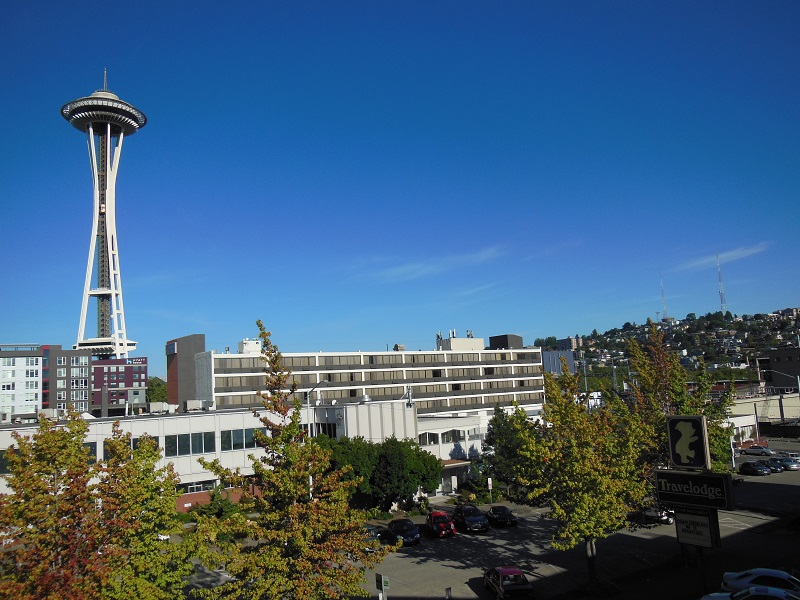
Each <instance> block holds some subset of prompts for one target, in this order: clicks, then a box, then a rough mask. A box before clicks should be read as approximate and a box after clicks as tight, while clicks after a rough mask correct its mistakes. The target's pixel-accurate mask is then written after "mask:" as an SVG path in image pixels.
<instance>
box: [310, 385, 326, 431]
mask: <svg viewBox="0 0 800 600" xmlns="http://www.w3.org/2000/svg"><path fill="white" fill-rule="evenodd" d="M327 383H328V380H327V379H323V380H322V381H320V382H319V383H317V384H316V385H315V386H314V387H312V388H311V389H310V390H308V391H307V392H306V422H307V423H308V437H314V425H313V424H312V423H311V394H313V393H314V390H316V389H317V388H318V387H319V386H321V385H327Z"/></svg>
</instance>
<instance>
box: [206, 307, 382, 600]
mask: <svg viewBox="0 0 800 600" xmlns="http://www.w3.org/2000/svg"><path fill="white" fill-rule="evenodd" d="M257 324H258V328H259V331H260V338H261V345H262V359H263V360H264V362H265V363H266V367H265V370H266V380H265V388H266V391H265V392H263V393H262V402H263V408H264V410H263V411H261V410H259V411H258V412H257V414H259V418H260V419H261V423H262V424H263V426H264V427H265V428H266V431H267V435H263V434H261V433H260V432H257V433H256V442H257V444H258V445H259V447H261V448H263V453H261V454H259V455H258V456H256V455H251V456H250V462H251V465H252V469H253V475H252V476H251V477H244V476H243V475H242V474H241V472H240V471H239V470H231V469H227V468H224V467H223V466H222V465H221V464H220V463H219V461H216V460H215V461H213V462H210V463H209V462H207V461H204V460H202V459H201V463H202V464H203V465H204V466H205V467H206V468H209V469H211V470H212V471H213V472H214V473H216V474H217V475H218V476H219V477H220V478H221V479H222V480H223V481H226V482H229V483H231V484H232V485H233V486H234V487H236V488H238V489H239V490H240V491H241V493H242V501H241V503H242V505H243V511H242V513H239V514H234V515H232V516H231V517H230V518H229V519H227V520H225V521H220V520H218V519H214V518H200V519H199V520H198V523H197V535H198V537H199V539H201V540H203V542H204V543H205V545H204V546H203V547H202V552H201V556H200V557H201V559H202V560H203V562H204V564H205V565H206V566H208V567H211V568H216V567H218V566H224V567H225V569H226V570H227V571H228V573H230V575H232V576H233V579H231V580H230V581H228V582H226V583H224V584H223V585H221V586H219V587H216V588H213V589H210V590H198V591H197V593H199V594H200V595H202V596H203V597H207V598H237V599H248V598H254V599H255V598H258V599H262V598H266V599H272V598H274V599H276V600H277V599H281V600H288V599H292V598H303V599H308V600H315V599H321V598H341V597H349V596H367V595H368V594H367V592H366V590H364V588H363V584H364V582H365V575H364V571H365V568H373V567H374V566H375V565H376V564H378V563H379V562H380V561H381V560H382V559H383V557H384V556H385V555H386V553H387V552H388V551H389V550H390V548H389V547H383V548H381V547H380V546H379V545H378V544H375V543H371V544H370V543H365V541H364V533H363V529H362V524H363V522H364V520H365V518H366V515H365V514H364V513H363V512H361V511H358V510H354V509H352V508H351V507H350V505H349V499H350V497H351V495H352V493H353V490H354V489H355V487H356V486H357V485H358V481H357V480H354V479H353V478H351V477H350V473H349V469H347V468H345V469H331V468H330V456H331V453H330V451H329V450H327V449H325V448H324V447H323V446H322V445H320V444H317V443H316V442H315V441H314V440H313V439H310V438H308V437H307V436H306V432H305V431H304V430H303V428H302V427H301V424H300V409H301V406H300V402H299V401H298V400H292V393H293V392H294V391H295V388H296V385H291V386H289V385H288V384H287V381H288V378H289V372H287V371H284V369H283V365H282V361H281V358H282V357H281V353H280V351H279V350H278V348H277V346H275V345H274V344H273V343H272V340H271V338H270V333H269V332H268V331H266V330H265V329H264V326H263V324H262V323H261V321H258V323H257ZM287 390H288V391H287ZM369 550H371V552H370V551H369Z"/></svg>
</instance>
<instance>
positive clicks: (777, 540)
mask: <svg viewBox="0 0 800 600" xmlns="http://www.w3.org/2000/svg"><path fill="white" fill-rule="evenodd" d="M771 446H773V447H775V448H776V449H781V450H791V451H798V449H800V444H798V443H797V442H796V441H791V442H790V441H783V442H781V441H774V442H773V443H772V444H771ZM758 458H761V457H755V456H742V457H738V458H737V459H736V463H737V465H738V464H739V463H741V462H744V461H745V460H755V459H758ZM734 480H735V482H736V485H734V496H735V502H736V508H735V510H733V511H719V523H720V533H721V537H722V546H721V547H720V548H714V549H704V550H703V551H702V555H698V553H697V552H696V550H695V549H694V548H693V547H691V548H687V552H686V553H684V551H683V550H684V549H682V547H681V546H680V545H679V544H678V542H677V539H676V535H675V526H674V525H660V526H656V527H653V528H651V529H645V530H639V531H635V532H630V531H622V532H619V533H616V534H614V535H612V536H610V537H609V538H606V539H603V540H598V542H597V570H598V574H599V575H600V576H602V577H604V578H606V579H608V580H613V581H614V583H615V584H616V587H617V588H618V593H617V594H615V596H614V597H616V598H643V597H647V598H654V599H656V598H686V599H689V598H698V597H699V596H700V595H701V592H702V591H703V589H706V590H708V591H716V590H717V589H718V583H719V580H720V578H721V575H722V572H723V571H725V570H740V569H745V568H749V567H756V566H763V567H788V568H800V561H799V560H798V555H799V553H798V552H797V548H798V545H797V543H796V538H797V535H798V531H796V530H795V529H793V526H794V522H793V520H792V516H794V517H795V518H797V517H798V515H800V487H798V485H799V484H800V471H791V472H784V473H774V474H772V475H769V476H763V477H750V476H747V477H745V476H739V475H735V476H734ZM439 502H443V499H440V500H439ZM436 508H443V509H445V510H448V511H451V510H452V508H453V506H452V505H448V504H446V503H441V504H440V503H437V504H436ZM480 508H482V509H484V510H485V509H488V506H481V507H480ZM512 508H513V509H514V512H515V513H516V514H517V515H518V516H519V517H520V523H519V525H518V526H517V527H510V528H494V527H493V528H491V529H490V531H489V532H488V533H486V534H465V533H458V534H457V535H456V536H454V537H452V538H445V539H438V538H432V537H425V531H424V529H423V530H422V532H423V541H422V543H421V544H419V545H418V546H413V547H408V548H402V549H401V550H400V551H399V552H398V553H397V554H394V555H390V556H388V557H387V558H386V560H384V562H383V563H382V564H381V565H380V566H379V567H378V569H377V571H378V572H379V573H380V574H381V575H383V576H385V577H388V578H389V588H388V589H387V590H386V591H385V594H384V598H392V599H393V600H401V599H411V598H445V595H446V590H448V589H449V592H450V597H451V598H464V599H467V598H489V596H488V595H487V593H486V592H485V590H484V589H483V581H482V576H483V572H484V570H485V569H486V568H488V567H493V566H499V565H514V566H519V567H521V568H522V569H523V570H524V571H525V572H526V573H527V574H528V576H529V578H530V579H531V580H532V582H533V584H534V587H535V589H536V594H537V598H539V599H540V600H542V599H544V600H547V599H551V598H552V599H554V598H561V599H566V598H581V597H584V596H590V595H593V594H591V590H585V589H582V588H583V586H584V583H585V581H586V580H587V577H588V570H587V563H586V557H585V551H584V549H583V547H578V548H574V549H572V550H569V551H566V552H558V551H553V550H551V549H550V546H549V539H550V536H551V534H552V531H553V524H552V522H551V521H549V520H548V519H545V518H544V517H543V513H544V510H542V509H536V508H531V507H525V506H512ZM413 520H414V521H415V522H416V523H419V524H420V525H421V524H422V523H423V522H424V517H413ZM754 548H758V549H763V550H765V551H763V552H758V553H755V552H753V549H754ZM715 586H716V587H715ZM367 589H368V591H370V592H371V593H373V594H374V595H373V597H375V598H377V597H378V590H377V588H376V587H375V577H374V573H368V577H367ZM595 591H596V590H595Z"/></svg>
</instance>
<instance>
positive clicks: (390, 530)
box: [386, 519, 422, 546]
mask: <svg viewBox="0 0 800 600" xmlns="http://www.w3.org/2000/svg"><path fill="white" fill-rule="evenodd" d="M386 538H387V540H388V542H389V543H390V544H396V543H397V542H403V545H404V546H410V545H413V544H419V542H420V540H421V539H422V536H420V534H419V529H417V526H416V525H414V522H413V521H412V520H411V519H395V520H394V521H390V522H389V526H388V527H387V528H386Z"/></svg>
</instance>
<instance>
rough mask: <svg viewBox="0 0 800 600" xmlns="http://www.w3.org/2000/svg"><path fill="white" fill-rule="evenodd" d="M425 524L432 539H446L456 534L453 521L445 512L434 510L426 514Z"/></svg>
mask: <svg viewBox="0 0 800 600" xmlns="http://www.w3.org/2000/svg"><path fill="white" fill-rule="evenodd" d="M425 523H426V524H427V525H428V527H429V528H430V531H431V534H432V535H433V536H434V537H440V538H442V537H448V536H451V535H455V534H456V526H455V525H454V524H453V520H452V519H451V518H450V515H448V514H447V513H446V512H444V511H441V510H434V511H432V512H431V513H429V514H428V516H427V517H426V519H425Z"/></svg>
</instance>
